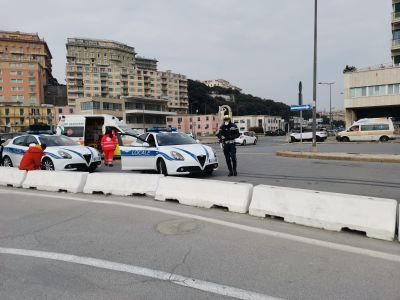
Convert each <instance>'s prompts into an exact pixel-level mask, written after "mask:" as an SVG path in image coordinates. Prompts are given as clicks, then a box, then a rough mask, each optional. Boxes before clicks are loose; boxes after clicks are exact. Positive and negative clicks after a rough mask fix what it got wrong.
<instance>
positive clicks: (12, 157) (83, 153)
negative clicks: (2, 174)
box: [3, 134, 101, 172]
mask: <svg viewBox="0 0 400 300" xmlns="http://www.w3.org/2000/svg"><path fill="white" fill-rule="evenodd" d="M30 144H46V145H47V148H46V150H45V152H44V155H43V158H42V169H44V170H80V171H89V172H93V171H94V170H95V169H96V168H97V167H98V166H99V165H100V164H101V157H100V154H99V152H98V151H97V150H96V149H94V148H91V147H85V146H81V145H80V144H79V143H77V142H75V141H73V140H72V139H70V138H68V137H66V136H63V135H50V134H26V135H22V136H18V137H15V138H13V139H11V140H9V141H8V142H7V143H6V145H4V149H3V164H4V166H7V167H18V166H19V163H20V162H21V159H22V156H23V155H24V153H25V151H26V150H28V147H29V145H30Z"/></svg>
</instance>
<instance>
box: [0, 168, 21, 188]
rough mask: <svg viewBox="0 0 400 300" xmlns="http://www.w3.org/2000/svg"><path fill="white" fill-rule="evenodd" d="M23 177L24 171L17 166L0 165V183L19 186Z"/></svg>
mask: <svg viewBox="0 0 400 300" xmlns="http://www.w3.org/2000/svg"><path fill="white" fill-rule="evenodd" d="M25 177H26V171H22V170H19V169H18V168H9V167H0V185H3V186H12V187H21V186H22V182H23V181H24V180H25Z"/></svg>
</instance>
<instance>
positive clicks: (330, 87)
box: [318, 82, 335, 130]
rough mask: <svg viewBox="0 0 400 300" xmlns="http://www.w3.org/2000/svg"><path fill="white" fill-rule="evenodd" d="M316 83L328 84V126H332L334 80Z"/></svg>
mask: <svg viewBox="0 0 400 300" xmlns="http://www.w3.org/2000/svg"><path fill="white" fill-rule="evenodd" d="M318 84H324V85H329V126H330V127H331V130H332V129H333V128H332V85H333V84H335V83H334V82H318Z"/></svg>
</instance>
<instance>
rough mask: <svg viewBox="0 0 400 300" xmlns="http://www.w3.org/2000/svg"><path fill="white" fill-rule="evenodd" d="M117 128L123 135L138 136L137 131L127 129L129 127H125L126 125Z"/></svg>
mask: <svg viewBox="0 0 400 300" xmlns="http://www.w3.org/2000/svg"><path fill="white" fill-rule="evenodd" d="M119 128H120V129H121V130H122V131H123V132H124V133H127V134H130V135H137V134H138V131H137V130H135V129H132V128H129V127H128V126H126V125H119Z"/></svg>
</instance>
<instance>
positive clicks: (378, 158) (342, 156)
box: [276, 151, 400, 163]
mask: <svg viewBox="0 0 400 300" xmlns="http://www.w3.org/2000/svg"><path fill="white" fill-rule="evenodd" d="M276 155H277V156H281V157H292V158H307V159H325V160H348V161H364V162H381V163H400V155H388V154H361V153H354V154H353V153H326V152H325V153H323V152H297V151H278V152H276Z"/></svg>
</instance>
